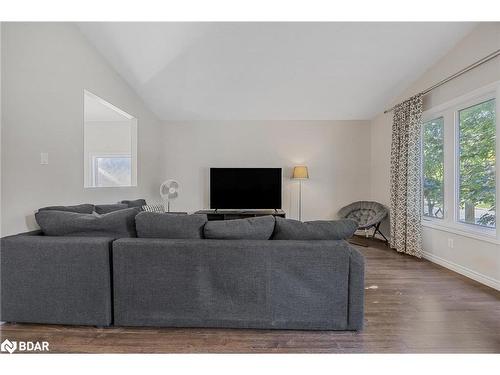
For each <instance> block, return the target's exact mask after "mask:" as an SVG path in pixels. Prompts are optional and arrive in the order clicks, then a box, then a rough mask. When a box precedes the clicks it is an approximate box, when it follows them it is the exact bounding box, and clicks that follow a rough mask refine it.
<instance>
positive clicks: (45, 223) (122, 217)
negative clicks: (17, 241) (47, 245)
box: [35, 208, 139, 238]
mask: <svg viewBox="0 0 500 375" xmlns="http://www.w3.org/2000/svg"><path fill="white" fill-rule="evenodd" d="M138 212H139V210H138V209H137V208H127V209H125V210H120V211H115V212H110V213H109V214H104V215H98V214H79V213H75V212H64V211H53V210H45V211H39V212H37V213H36V214H35V219H36V222H37V223H38V225H39V226H40V228H41V229H42V232H43V233H44V234H45V235H46V236H81V237H112V238H122V237H136V231H135V221H134V218H135V216H136V215H137V213H138Z"/></svg>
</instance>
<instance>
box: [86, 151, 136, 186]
mask: <svg viewBox="0 0 500 375" xmlns="http://www.w3.org/2000/svg"><path fill="white" fill-rule="evenodd" d="M131 160H132V159H131V158H130V157H96V158H95V170H94V173H95V185H96V186H97V187H110V186H130V182H131V176H132V172H131V170H132V169H131V166H132V163H131Z"/></svg>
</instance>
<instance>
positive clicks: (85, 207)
mask: <svg viewBox="0 0 500 375" xmlns="http://www.w3.org/2000/svg"><path fill="white" fill-rule="evenodd" d="M38 211H65V212H76V213H79V214H91V213H92V212H94V205H93V204H88V203H86V204H77V205H75V206H49V207H42V208H40V209H38Z"/></svg>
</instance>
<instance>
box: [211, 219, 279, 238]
mask: <svg viewBox="0 0 500 375" xmlns="http://www.w3.org/2000/svg"><path fill="white" fill-rule="evenodd" d="M273 231H274V216H271V215H269V216H260V217H251V218H248V219H236V220H214V221H209V222H207V223H206V224H205V228H204V229H203V232H204V234H205V238H208V239H214V240H217V239H218V240H268V239H269V238H271V236H272V234H273Z"/></svg>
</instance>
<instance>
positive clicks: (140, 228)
mask: <svg viewBox="0 0 500 375" xmlns="http://www.w3.org/2000/svg"><path fill="white" fill-rule="evenodd" d="M206 222H207V215H182V214H179V215H178V214H168V213H163V214H162V213H157V212H141V213H140V214H138V215H137V216H136V218H135V226H136V229H137V237H142V238H171V239H196V238H198V239H200V238H203V227H204V225H205V223H206Z"/></svg>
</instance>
